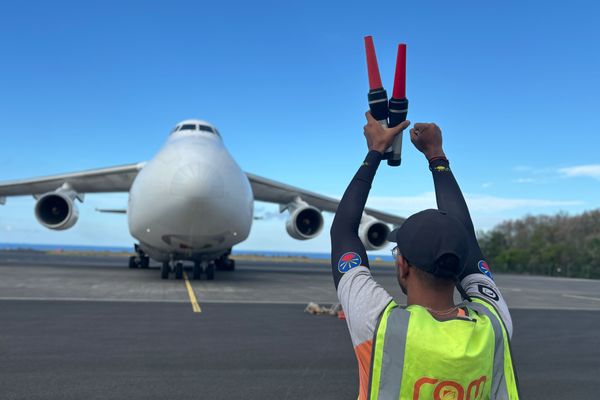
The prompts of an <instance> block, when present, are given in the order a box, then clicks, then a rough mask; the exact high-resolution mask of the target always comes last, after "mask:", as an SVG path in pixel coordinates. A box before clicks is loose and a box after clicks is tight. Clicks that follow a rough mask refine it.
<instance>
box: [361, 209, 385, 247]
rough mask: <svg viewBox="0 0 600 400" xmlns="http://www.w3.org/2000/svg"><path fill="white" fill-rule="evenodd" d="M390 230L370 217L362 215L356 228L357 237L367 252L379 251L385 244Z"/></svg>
mask: <svg viewBox="0 0 600 400" xmlns="http://www.w3.org/2000/svg"><path fill="white" fill-rule="evenodd" d="M389 233H390V228H389V226H387V224H385V223H383V222H381V221H379V220H378V219H376V218H373V217H371V216H370V215H366V214H365V215H363V217H362V219H361V221H360V226H359V228H358V237H359V238H360V240H361V241H362V242H363V245H364V246H365V248H366V249H367V250H379V249H381V248H382V247H383V246H385V244H386V243H387V237H388V235H389Z"/></svg>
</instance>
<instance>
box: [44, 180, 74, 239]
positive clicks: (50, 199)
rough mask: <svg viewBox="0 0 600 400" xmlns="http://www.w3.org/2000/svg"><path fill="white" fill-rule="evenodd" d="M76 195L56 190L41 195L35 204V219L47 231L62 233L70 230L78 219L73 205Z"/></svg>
mask: <svg viewBox="0 0 600 400" xmlns="http://www.w3.org/2000/svg"><path fill="white" fill-rule="evenodd" d="M77 197H78V195H77V193H75V192H72V191H62V190H60V189H59V190H57V191H55V192H49V193H45V194H43V195H41V196H40V197H39V198H38V200H37V203H36V204H35V217H36V218H37V220H38V222H39V223H40V224H42V225H43V226H45V227H46V228H48V229H54V230H57V231H62V230H65V229H69V228H71V227H72V226H73V225H75V223H76V222H77V220H78V219H79V210H78V209H77V205H76V204H75V198H77Z"/></svg>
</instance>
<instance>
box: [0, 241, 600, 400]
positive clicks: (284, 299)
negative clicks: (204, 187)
mask: <svg viewBox="0 0 600 400" xmlns="http://www.w3.org/2000/svg"><path fill="white" fill-rule="evenodd" d="M0 274H1V276H2V278H1V279H0V399H100V398H102V399H105V398H114V399H121V398H122V399H159V398H160V399H239V398H242V399H303V400H304V399H355V398H356V393H357V388H358V384H357V370H356V360H355V357H354V353H353V351H352V345H351V343H350V339H349V336H348V333H347V330H346V325H345V323H344V321H340V320H338V319H337V318H335V317H329V316H313V315H309V314H306V313H304V312H303V310H304V307H305V305H306V303H307V302H309V301H315V302H318V303H321V304H323V303H325V304H330V303H332V302H335V293H334V290H333V286H332V282H331V277H330V275H329V270H328V266H327V265H322V264H312V263H277V264H276V263H267V262H238V270H237V271H235V272H220V273H219V272H218V273H217V280H215V281H213V282H207V281H190V283H191V287H192V288H193V292H194V294H195V295H196V297H197V299H198V303H199V305H200V307H201V312H200V313H195V312H192V306H191V304H190V298H189V293H188V291H187V289H186V285H185V283H184V282H183V281H177V280H169V281H162V280H161V279H160V278H159V272H158V270H157V269H149V270H129V269H128V268H127V267H126V259H125V258H121V257H75V256H49V255H43V254H37V253H29V254H23V253H12V252H0ZM374 276H375V277H376V279H377V280H378V281H379V282H380V283H381V284H382V285H383V286H384V287H386V288H388V290H390V291H391V292H392V293H393V295H394V296H396V297H397V299H398V300H399V301H400V302H402V301H404V300H405V298H404V297H403V296H401V295H400V292H399V290H398V289H397V285H396V283H395V278H394V274H393V270H391V269H390V268H380V269H375V270H374ZM496 281H497V282H498V284H499V286H500V288H501V290H502V291H503V293H504V295H505V298H506V300H507V302H508V304H509V306H510V307H511V309H512V316H513V321H514V325H515V333H514V338H513V343H512V347H513V353H514V356H515V359H516V366H517V370H518V373H519V380H520V386H521V392H522V398H525V399H592V398H597V397H598V395H597V393H598V390H597V389H596V385H597V384H598V381H599V379H600V378H599V377H600V337H599V332H600V312H599V311H600V282H598V281H587V280H568V279H551V278H539V277H519V276H509V275H504V276H503V275H498V276H497V277H496Z"/></svg>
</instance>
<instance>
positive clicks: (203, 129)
mask: <svg viewBox="0 0 600 400" xmlns="http://www.w3.org/2000/svg"><path fill="white" fill-rule="evenodd" d="M200 130H201V131H205V132H210V133H215V131H214V129H213V128H211V127H210V126H207V125H200Z"/></svg>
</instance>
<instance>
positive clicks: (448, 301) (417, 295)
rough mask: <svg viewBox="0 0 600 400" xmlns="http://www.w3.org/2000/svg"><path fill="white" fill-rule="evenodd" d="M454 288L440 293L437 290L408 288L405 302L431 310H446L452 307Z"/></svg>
mask: <svg viewBox="0 0 600 400" xmlns="http://www.w3.org/2000/svg"><path fill="white" fill-rule="evenodd" d="M453 294H454V290H452V291H448V292H447V293H440V292H437V291H435V292H434V291H427V290H422V289H421V290H409V291H408V297H407V304H408V305H409V306H410V305H412V304H417V305H420V306H421V307H425V308H427V309H429V310H431V311H434V312H435V311H447V310H449V309H451V308H452V307H454V306H455V305H454V298H453Z"/></svg>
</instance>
